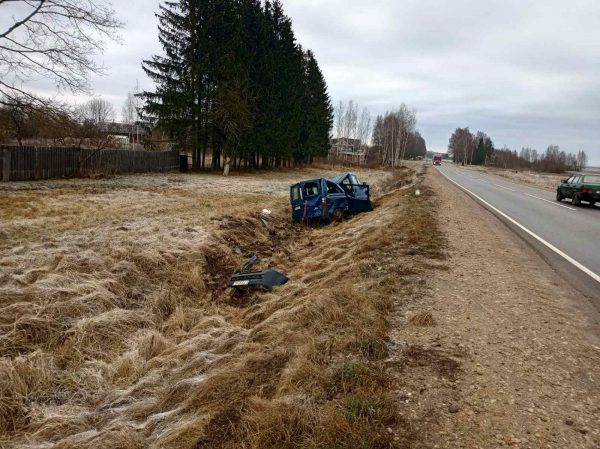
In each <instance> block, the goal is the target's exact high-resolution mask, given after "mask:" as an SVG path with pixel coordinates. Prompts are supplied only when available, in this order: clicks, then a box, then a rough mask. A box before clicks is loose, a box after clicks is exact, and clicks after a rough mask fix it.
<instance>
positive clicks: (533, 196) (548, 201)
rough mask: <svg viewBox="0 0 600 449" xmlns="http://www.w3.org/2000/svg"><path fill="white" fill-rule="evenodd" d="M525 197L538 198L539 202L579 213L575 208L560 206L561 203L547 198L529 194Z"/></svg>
mask: <svg viewBox="0 0 600 449" xmlns="http://www.w3.org/2000/svg"><path fill="white" fill-rule="evenodd" d="M524 195H527V196H530V197H531V198H537V199H538V200H542V201H545V202H547V203H550V204H554V205H555V206H558V207H564V208H565V209H569V210H574V211H577V209H575V208H573V207H569V206H565V205H564V204H559V203H556V202H554V201H550V200H547V199H546V198H540V197H539V196H535V195H530V194H529V193H524Z"/></svg>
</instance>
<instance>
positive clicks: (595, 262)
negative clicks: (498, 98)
mask: <svg viewBox="0 0 600 449" xmlns="http://www.w3.org/2000/svg"><path fill="white" fill-rule="evenodd" d="M438 170H439V171H440V172H441V173H442V174H444V175H445V176H446V177H447V178H449V179H450V180H451V181H453V182H454V183H456V184H458V185H459V186H460V187H462V188H463V189H467V190H469V191H470V194H471V195H472V196H473V195H475V196H477V197H479V198H476V200H478V201H480V202H481V200H483V201H485V202H487V203H488V204H487V205H485V204H484V205H485V206H486V207H487V208H488V209H491V210H492V212H493V213H495V214H496V215H498V216H499V217H500V218H501V219H503V221H505V222H506V223H507V224H508V225H509V226H511V227H512V228H514V229H515V230H516V231H517V232H519V233H520V234H522V235H523V236H524V237H525V238H526V240H530V241H531V243H532V244H534V245H535V246H537V247H538V249H540V252H543V253H544V254H545V255H547V256H548V257H547V259H548V261H549V262H551V263H553V265H554V266H555V268H557V270H558V273H559V274H564V275H565V277H568V278H569V280H570V281H571V282H572V283H574V284H579V285H583V286H584V287H585V290H586V293H589V294H590V295H591V296H595V297H596V298H595V300H594V303H595V305H596V306H600V207H598V206H595V207H590V206H587V204H586V205H584V206H583V207H575V206H573V205H572V204H571V202H570V200H565V201H564V202H562V203H559V202H557V201H556V198H555V195H556V194H555V193H553V192H548V191H546V190H541V189H537V188H535V187H529V186H525V185H523V184H517V183H513V182H510V181H508V180H504V179H503V178H500V177H497V176H493V175H487V174H485V173H481V172H477V171H474V170H468V169H464V168H461V167H457V166H454V165H451V164H448V163H446V164H444V165H442V166H441V167H438ZM490 205H491V206H492V208H490V207H489V206H490ZM493 208H495V209H496V211H494V210H493ZM498 211H499V212H500V213H498ZM590 295H588V296H590ZM590 299H591V298H590Z"/></svg>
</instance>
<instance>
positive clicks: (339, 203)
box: [290, 173, 373, 221]
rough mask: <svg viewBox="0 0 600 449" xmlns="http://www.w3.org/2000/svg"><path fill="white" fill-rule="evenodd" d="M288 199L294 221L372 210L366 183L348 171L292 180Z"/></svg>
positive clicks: (326, 218) (339, 216)
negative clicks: (330, 175)
mask: <svg viewBox="0 0 600 449" xmlns="http://www.w3.org/2000/svg"><path fill="white" fill-rule="evenodd" d="M290 202H291V205H292V218H293V219H294V220H295V221H303V220H310V219H315V218H318V219H325V220H329V219H331V218H333V219H341V218H342V217H343V216H345V215H348V214H356V213H359V212H366V211H370V210H373V206H372V205H371V201H370V193H369V186H368V185H366V184H360V182H359V181H358V178H357V177H356V176H355V175H354V174H352V173H344V174H342V175H339V176H336V177H335V178H333V179H325V178H318V179H309V180H306V181H302V182H299V183H297V184H294V185H293V186H291V187H290Z"/></svg>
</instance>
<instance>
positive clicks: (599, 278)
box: [440, 170, 600, 283]
mask: <svg viewBox="0 0 600 449" xmlns="http://www.w3.org/2000/svg"><path fill="white" fill-rule="evenodd" d="M440 173H441V174H442V175H444V176H445V177H446V179H448V181H450V182H451V183H452V184H454V185H456V186H458V187H459V188H460V189H462V190H464V191H465V192H467V193H468V194H469V195H471V196H473V197H474V198H477V199H478V200H479V201H480V202H482V203H483V204H485V205H486V206H487V207H489V208H490V209H492V210H493V211H495V212H496V213H497V214H499V215H501V216H502V217H504V218H506V219H507V220H508V221H510V222H511V223H512V224H514V225H515V226H517V227H518V228H520V229H521V230H523V231H524V232H526V233H527V234H529V235H530V236H532V237H533V238H534V239H536V240H537V241H539V242H540V243H542V244H543V245H545V246H546V247H547V248H549V249H550V250H552V251H554V252H555V253H556V254H558V255H559V256H560V257H562V258H563V259H565V260H566V261H567V262H569V263H570V264H571V265H573V266H575V267H576V268H578V269H579V270H581V271H583V272H584V273H585V274H587V275H588V276H590V277H591V278H592V279H594V280H595V281H596V282H598V283H600V275H597V274H596V273H594V272H593V271H592V270H590V269H589V268H587V267H586V266H585V265H583V264H581V263H579V262H577V261H576V260H575V259H573V258H572V257H571V256H569V255H568V254H566V253H564V252H562V251H561V250H560V249H558V248H557V247H556V246H554V245H552V243H549V242H547V241H546V240H544V239H543V238H541V237H540V236H539V235H537V234H535V233H534V232H532V231H530V230H529V229H527V228H526V227H525V226H523V225H522V224H521V223H519V222H518V221H516V220H515V219H513V218H511V217H509V216H508V215H506V214H505V213H504V212H502V211H501V210H499V209H497V208H495V207H494V206H492V205H491V204H490V203H488V202H487V201H486V200H484V199H483V198H481V197H480V196H479V195H476V194H475V193H473V192H471V191H470V190H469V189H467V188H466V187H463V186H461V185H460V184H459V183H458V182H456V181H454V180H452V179H450V177H449V176H448V175H446V173H444V172H443V171H441V170H440Z"/></svg>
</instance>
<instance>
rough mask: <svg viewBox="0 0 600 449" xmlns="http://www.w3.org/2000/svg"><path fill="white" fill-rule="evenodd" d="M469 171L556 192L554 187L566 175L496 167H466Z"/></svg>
mask: <svg viewBox="0 0 600 449" xmlns="http://www.w3.org/2000/svg"><path fill="white" fill-rule="evenodd" d="M466 168H468V169H469V170H475V171H483V172H484V173H488V174H491V175H496V176H501V177H503V178H505V179H508V180H509V181H513V182H517V183H521V184H526V185H531V186H534V187H537V188H539V189H544V190H551V191H556V187H557V186H558V185H559V184H560V181H561V180H562V179H565V177H567V175H564V174H562V175H561V174H556V173H539V172H533V171H528V170H503V169H501V168H496V167H479V166H472V167H466Z"/></svg>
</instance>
